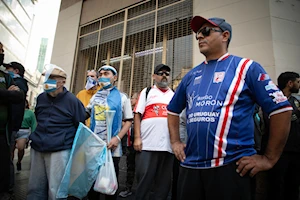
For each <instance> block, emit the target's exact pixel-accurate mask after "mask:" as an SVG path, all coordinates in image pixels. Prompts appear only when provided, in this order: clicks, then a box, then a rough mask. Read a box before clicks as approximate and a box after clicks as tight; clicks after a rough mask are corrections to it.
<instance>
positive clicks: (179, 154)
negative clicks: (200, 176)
mask: <svg viewBox="0 0 300 200" xmlns="http://www.w3.org/2000/svg"><path fill="white" fill-rule="evenodd" d="M185 147H186V145H185V144H184V143H182V142H175V143H173V144H172V150H173V152H174V154H175V156H176V158H177V159H178V160H179V161H181V162H183V161H184V160H185V158H186V157H185V153H184V149H185Z"/></svg>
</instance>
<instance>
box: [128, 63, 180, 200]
mask: <svg viewBox="0 0 300 200" xmlns="http://www.w3.org/2000/svg"><path fill="white" fill-rule="evenodd" d="M170 71H171V70H170V68H169V67H168V66H167V65H164V64H159V65H157V66H156V67H155V69H154V74H153V79H154V80H155V85H154V86H152V88H151V90H150V91H149V90H148V94H147V88H144V89H143V90H142V91H141V93H140V96H139V99H138V102H137V103H136V106H135V109H134V113H135V114H134V149H135V150H136V151H137V153H136V178H137V182H138V185H137V189H136V195H135V196H136V200H144V199H147V196H148V195H149V192H150V190H151V189H152V186H153V185H154V190H153V195H154V198H152V199H155V200H164V199H167V196H168V193H169V190H170V186H171V176H172V168H173V154H172V149H171V144H170V137H169V130H168V126H167V109H166V108H167V105H168V104H169V102H170V100H171V99H172V97H173V95H174V92H173V91H172V90H171V89H170V88H169V87H168V81H169V76H170Z"/></svg>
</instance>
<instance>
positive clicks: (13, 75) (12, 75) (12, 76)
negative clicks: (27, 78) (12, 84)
mask: <svg viewBox="0 0 300 200" xmlns="http://www.w3.org/2000/svg"><path fill="white" fill-rule="evenodd" d="M7 73H8V74H9V75H10V77H11V78H14V77H15V74H14V72H12V71H7Z"/></svg>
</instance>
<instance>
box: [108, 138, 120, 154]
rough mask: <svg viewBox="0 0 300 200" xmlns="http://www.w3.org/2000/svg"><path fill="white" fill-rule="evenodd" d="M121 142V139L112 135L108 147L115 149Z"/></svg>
mask: <svg viewBox="0 0 300 200" xmlns="http://www.w3.org/2000/svg"><path fill="white" fill-rule="evenodd" d="M119 142H120V141H119V139H118V138H117V137H112V138H111V140H110V142H109V144H108V145H107V148H108V149H112V150H113V151H114V150H115V149H116V148H117V147H118V144H119Z"/></svg>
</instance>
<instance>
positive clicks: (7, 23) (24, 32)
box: [0, 0, 39, 103]
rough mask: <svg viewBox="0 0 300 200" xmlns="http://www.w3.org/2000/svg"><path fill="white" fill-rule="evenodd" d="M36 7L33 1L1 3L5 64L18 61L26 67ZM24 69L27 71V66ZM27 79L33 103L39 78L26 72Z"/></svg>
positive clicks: (3, 0) (4, 1)
mask: <svg viewBox="0 0 300 200" xmlns="http://www.w3.org/2000/svg"><path fill="white" fill-rule="evenodd" d="M34 7H35V1H33V0H1V1H0V13H1V14H0V41H1V43H2V44H3V46H4V50H5V57H4V62H6V63H8V62H12V61H16V62H19V63H21V64H23V65H24V63H25V58H26V52H27V49H28V42H29V38H30V33H31V27H32V23H33V21H34ZM24 67H25V69H26V65H24ZM25 79H26V80H27V81H28V85H29V91H28V93H27V95H28V98H27V99H28V100H29V102H30V103H33V102H34V98H35V96H36V95H37V91H36V88H37V86H38V79H39V76H38V75H37V74H36V73H30V72H29V71H28V70H26V73H25Z"/></svg>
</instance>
